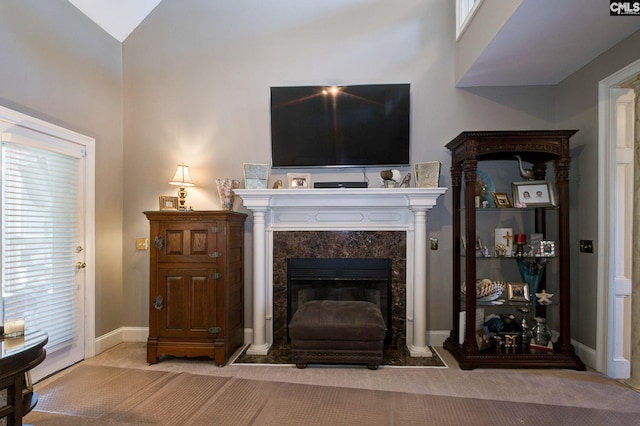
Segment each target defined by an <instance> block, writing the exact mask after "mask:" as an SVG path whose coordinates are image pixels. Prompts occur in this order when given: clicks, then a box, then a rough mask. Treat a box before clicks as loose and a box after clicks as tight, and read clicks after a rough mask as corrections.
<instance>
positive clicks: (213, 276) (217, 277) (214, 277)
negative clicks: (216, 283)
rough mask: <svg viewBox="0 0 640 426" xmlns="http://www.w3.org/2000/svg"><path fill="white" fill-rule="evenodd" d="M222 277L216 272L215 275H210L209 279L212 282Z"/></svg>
mask: <svg viewBox="0 0 640 426" xmlns="http://www.w3.org/2000/svg"><path fill="white" fill-rule="evenodd" d="M221 276H222V275H220V273H219V272H214V273H213V274H211V275H209V278H211V279H212V280H217V279H219V278H220V277H221Z"/></svg>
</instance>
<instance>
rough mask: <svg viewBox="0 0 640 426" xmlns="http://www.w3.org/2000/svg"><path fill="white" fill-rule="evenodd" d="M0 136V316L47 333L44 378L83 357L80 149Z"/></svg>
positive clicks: (20, 133)
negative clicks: (0, 265) (0, 244)
mask: <svg viewBox="0 0 640 426" xmlns="http://www.w3.org/2000/svg"><path fill="white" fill-rule="evenodd" d="M1 138H2V174H1V180H2V201H1V202H2V222H1V224H2V229H1V240H2V249H1V250H2V253H1V259H2V311H3V312H2V316H3V319H4V321H9V320H24V322H25V327H26V329H27V330H42V331H45V332H46V333H47V334H48V336H49V342H48V343H47V345H46V346H45V349H46V350H47V357H46V359H45V361H44V362H43V363H42V364H41V366H39V367H38V368H37V369H36V370H34V371H33V372H32V375H33V376H34V380H38V379H39V378H41V377H45V376H47V375H49V374H52V373H54V372H56V371H58V370H61V369H63V368H65V367H67V366H69V365H72V364H74V363H76V362H78V361H80V360H82V359H84V357H85V321H84V316H85V304H84V300H85V267H86V259H85V250H86V249H85V235H84V233H85V223H84V220H85V213H84V212H85V208H84V197H83V193H84V189H85V188H84V185H85V184H84V179H83V176H84V168H85V164H84V158H85V154H86V150H85V148H84V147H83V146H82V145H79V144H76V143H73V142H70V141H67V140H64V139H60V138H57V137H52V136H50V135H46V134H42V133H39V132H33V131H31V130H28V129H16V128H14V129H12V130H11V131H8V132H3V133H1Z"/></svg>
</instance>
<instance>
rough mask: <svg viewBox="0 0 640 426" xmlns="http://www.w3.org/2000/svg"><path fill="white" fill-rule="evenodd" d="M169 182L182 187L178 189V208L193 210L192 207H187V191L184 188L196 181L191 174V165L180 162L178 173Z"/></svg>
mask: <svg viewBox="0 0 640 426" xmlns="http://www.w3.org/2000/svg"><path fill="white" fill-rule="evenodd" d="M169 184H171V185H178V186H180V189H179V190H178V200H179V201H178V202H179V206H178V210H193V209H191V208H189V209H187V206H186V201H187V191H185V189H184V188H185V187H186V186H195V183H193V179H191V175H190V174H189V166H187V165H184V164H182V163H180V164H178V166H177V167H176V173H175V174H174V175H173V178H172V179H171V180H170V181H169Z"/></svg>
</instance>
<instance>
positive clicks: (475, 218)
mask: <svg viewBox="0 0 640 426" xmlns="http://www.w3.org/2000/svg"><path fill="white" fill-rule="evenodd" d="M575 132H576V131H575V130H551V131H488V132H463V133H461V134H460V135H458V136H457V137H456V138H454V139H453V140H452V141H451V142H449V143H448V144H447V145H446V147H447V148H448V149H449V150H450V151H451V156H452V160H451V179H452V194H453V242H454V243H453V329H452V331H451V335H450V337H449V338H448V339H447V340H446V341H445V344H444V346H445V348H446V349H447V350H448V351H450V352H451V353H452V354H453V355H454V357H455V358H456V360H457V361H458V363H459V364H460V367H461V368H462V369H473V368H479V367H487V368H527V367H533V368H543V367H545V368H550V367H556V368H573V369H576V370H584V369H585V365H584V364H583V363H582V361H581V360H580V359H579V358H578V356H577V355H576V354H575V350H574V348H573V346H572V345H571V336H570V334H571V325H570V318H571V314H570V309H571V303H570V296H571V295H570V293H571V288H570V276H569V271H570V269H569V262H570V258H569V248H570V247H569V244H570V241H569V166H570V162H571V158H570V155H569V138H570V137H571V136H572V135H573V134H574V133H575ZM514 155H519V156H520V157H521V158H522V160H523V161H524V162H525V163H528V164H531V165H532V167H531V172H532V174H533V179H534V180H536V181H544V180H547V179H548V177H547V176H546V175H547V173H546V172H547V166H548V165H552V166H553V170H554V174H555V179H551V180H548V182H550V184H551V183H553V184H554V187H555V192H556V197H555V204H556V205H555V206H553V207H552V208H546V207H540V206H536V207H527V208H491V207H489V208H486V209H483V208H482V205H480V206H478V204H477V200H476V196H480V195H481V194H480V193H479V192H480V191H481V185H477V183H478V181H479V173H478V162H481V161H487V160H490V161H492V162H494V165H495V162H506V161H509V162H510V163H511V164H515V163H514V162H515V161H516V160H515V159H514ZM463 181H464V182H463ZM511 184H512V182H497V183H496V187H497V188H499V189H501V191H498V192H503V193H507V192H510V189H511V186H512V185H511ZM507 189H508V190H509V191H507ZM552 189H553V187H552ZM493 191H495V189H493ZM509 196H510V197H511V195H509ZM507 213H508V214H509V215H510V216H509V215H508V214H507ZM491 215H493V216H491ZM551 220H553V222H554V223H553V226H547V225H548V222H549V221H551ZM501 221H503V222H504V223H501ZM504 224H507V225H510V226H509V227H514V231H513V232H514V233H517V232H527V231H528V232H531V233H539V234H542V235H543V239H544V240H548V241H551V240H553V241H554V243H555V255H554V256H553V257H550V258H549V259H548V260H549V264H552V265H553V267H549V268H547V270H546V272H545V274H546V277H545V278H543V281H542V282H541V284H540V287H539V291H541V290H542V289H545V290H546V287H545V286H546V285H547V282H549V283H553V286H554V288H550V290H552V291H549V292H550V293H551V292H553V293H557V298H556V300H555V301H554V303H553V304H552V305H549V306H541V305H539V304H538V303H537V302H536V298H535V297H533V298H532V300H531V301H530V302H527V303H528V304H529V306H530V308H531V311H532V314H531V315H530V316H529V320H530V321H531V320H532V317H533V316H538V317H545V316H549V317H550V318H553V319H554V323H553V325H552V327H551V328H552V329H554V331H555V332H556V336H555V337H556V338H555V339H554V340H555V342H554V343H553V344H552V345H551V346H552V348H548V350H546V351H541V350H539V349H537V350H536V349H532V348H531V347H529V346H528V345H526V343H527V339H522V335H521V336H520V343H519V344H517V345H516V344H513V345H512V346H511V347H510V348H509V349H510V350H504V349H503V348H502V347H500V346H498V345H496V343H495V342H496V341H500V339H499V337H500V336H499V335H498V334H496V335H494V336H488V337H489V339H487V340H486V341H483V339H484V338H486V337H487V336H486V335H485V334H484V331H485V330H482V329H481V330H478V326H477V324H484V323H485V320H486V317H487V315H488V314H489V313H494V314H495V315H497V316H500V315H513V316H514V317H515V321H521V314H520V313H519V312H518V310H517V309H518V307H519V305H518V304H517V303H505V304H504V305H503V306H498V305H492V304H485V306H482V305H483V304H482V302H479V301H478V300H476V297H466V295H472V296H475V295H476V280H477V279H482V278H486V277H485V276H483V275H481V272H479V271H481V270H482V268H485V270H487V269H486V268H488V270H491V271H492V273H493V274H494V275H496V276H493V277H491V278H493V279H496V280H501V281H503V282H510V281H515V282H522V278H521V276H520V274H519V273H518V266H517V264H516V262H517V260H516V259H513V258H498V257H497V256H495V257H494V256H492V255H489V256H487V257H485V256H482V255H480V256H478V257H477V256H476V247H475V244H474V242H475V241H476V240H477V236H478V235H479V234H478V233H481V232H489V231H491V232H493V231H494V228H499V227H501V225H502V226H504ZM518 227H520V228H521V229H518ZM551 228H553V229H551ZM461 241H464V242H465V243H466V244H462V243H461ZM490 245H491V246H493V241H492V243H491V244H490ZM463 247H464V248H463ZM491 249H492V251H493V247H491ZM522 260H523V259H521V261H522ZM531 260H532V261H534V260H535V258H534V259H531ZM491 262H493V263H492V265H491V266H490V267H487V265H488V264H489V263H491ZM514 265H515V266H514ZM462 286H464V292H463V289H462ZM520 306H521V304H520ZM479 334H480V335H479ZM515 335H516V336H517V332H516V333H515ZM509 338H510V339H512V338H513V337H512V336H510V337H509ZM491 339H493V341H492V340H491ZM523 342H524V344H523Z"/></svg>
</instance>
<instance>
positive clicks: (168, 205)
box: [160, 195, 178, 210]
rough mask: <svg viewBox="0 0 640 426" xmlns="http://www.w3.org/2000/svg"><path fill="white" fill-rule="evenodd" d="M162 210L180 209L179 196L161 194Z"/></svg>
mask: <svg viewBox="0 0 640 426" xmlns="http://www.w3.org/2000/svg"><path fill="white" fill-rule="evenodd" d="M160 210H178V197H170V196H168V195H161V196H160Z"/></svg>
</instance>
